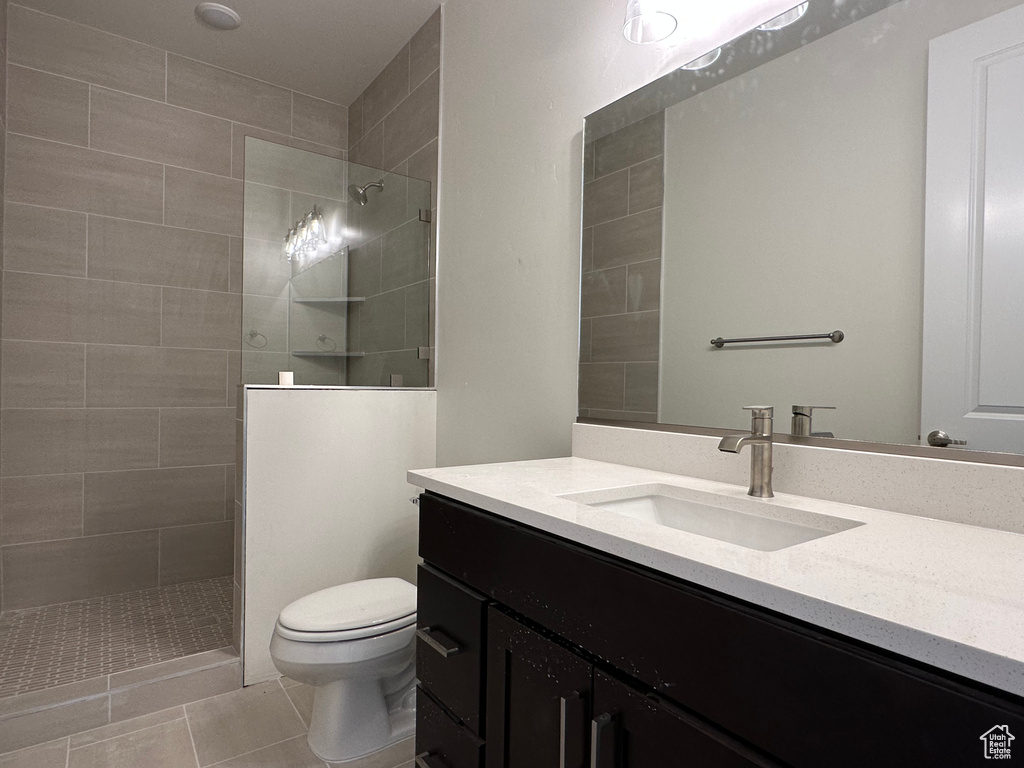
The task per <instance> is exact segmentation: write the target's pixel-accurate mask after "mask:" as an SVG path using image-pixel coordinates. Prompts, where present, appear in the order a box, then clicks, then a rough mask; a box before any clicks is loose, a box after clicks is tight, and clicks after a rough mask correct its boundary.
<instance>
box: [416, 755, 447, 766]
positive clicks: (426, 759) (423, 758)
mask: <svg viewBox="0 0 1024 768" xmlns="http://www.w3.org/2000/svg"><path fill="white" fill-rule="evenodd" d="M413 761H414V762H415V763H416V768H441V766H443V765H444V763H442V762H440V758H437V757H435V756H434V755H432V754H430V753H429V752H420V753H419V754H418V755H416V757H414V758H413Z"/></svg>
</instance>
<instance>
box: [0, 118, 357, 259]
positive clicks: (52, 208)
mask: <svg viewBox="0 0 1024 768" xmlns="http://www.w3.org/2000/svg"><path fill="white" fill-rule="evenodd" d="M29 138H34V137H31V136H30V137H29ZM69 146H76V145H69ZM79 149H83V147H79ZM96 151H99V150H96ZM133 159H134V158H133ZM144 162H150V161H149V160H146V161H144ZM172 167H173V166H172ZM185 170H190V169H188V168H186V169H185ZM197 173H201V171H197ZM221 178H224V179H226V178H227V176H222V177H221ZM235 181H238V179H235ZM250 183H253V182H250ZM274 189H276V187H274ZM338 202H340V201H338ZM6 204H7V205H18V206H21V207H23V208H39V209H42V210H44V211H61V212H63V213H77V214H79V215H82V216H94V217H98V218H101V219H113V220H114V221H127V222H129V223H131V224H142V225H144V226H150V227H160V226H164V227H166V228H167V229H181V230H185V231H186V232H198V233H199V234H203V235H218V236H219V237H241V235H225V234H224V233H223V232H209V231H207V230H204V229H190V228H189V227H178V226H175V225H174V224H158V223H157V222H155V221H146V220H144V219H127V218H125V217H124V216H111V215H110V214H106V213H93V212H92V211H79V210H76V209H74V208H58V207H56V206H52V205H39V204H38V203H25V202H20V201H18V200H8V201H7V202H6ZM249 239H251V240H256V239H258V238H249ZM264 242H268V243H269V242H277V241H276V240H274V241H271V240H266V241H264ZM8 271H10V272H17V271H18V270H8ZM39 274H49V273H48V272H41V273H39Z"/></svg>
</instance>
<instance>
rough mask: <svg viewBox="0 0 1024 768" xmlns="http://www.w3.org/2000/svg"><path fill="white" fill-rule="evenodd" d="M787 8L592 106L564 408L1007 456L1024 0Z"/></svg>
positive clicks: (1023, 171)
mask: <svg viewBox="0 0 1024 768" xmlns="http://www.w3.org/2000/svg"><path fill="white" fill-rule="evenodd" d="M804 6H806V10H805V12H804V13H803V14H802V15H801V14H799V13H793V14H791V16H792V17H795V21H793V23H791V24H789V25H788V26H785V27H782V28H778V29H756V30H753V31H752V32H750V33H749V34H747V35H745V36H743V37H742V38H740V39H738V40H736V41H734V42H733V43H731V44H730V45H728V46H725V47H724V48H723V49H722V50H721V51H720V52H712V53H713V54H715V55H712V56H707V57H702V59H703V60H698V61H697V62H694V64H693V65H692V67H690V68H684V69H680V70H677V71H675V72H672V73H670V74H669V75H666V76H665V77H663V78H661V79H660V80H658V81H656V82H654V83H651V84H650V85H648V86H645V87H644V88H641V89H640V90H638V91H637V92H635V93H633V94H630V95H629V96H627V97H625V98H623V99H621V100H620V101H618V102H615V103H614V104H611V105H609V106H608V107H605V108H604V109H602V110H599V111H598V112H596V113H594V114H593V115H590V116H589V117H588V118H587V121H586V130H585V158H584V172H585V179H584V205H583V208H584V214H583V227H584V229H583V277H582V302H581V333H580V337H581V350H580V400H579V406H580V411H579V414H580V417H581V418H584V419H588V418H589V419H611V420H615V421H623V422H634V423H635V422H647V423H652V424H653V423H658V424H669V425H685V426H687V427H691V428H697V429H706V428H725V429H730V430H744V429H747V428H749V415H748V414H747V413H746V412H745V411H743V410H741V408H742V406H746V405H752V404H755V403H756V404H764V405H771V406H774V407H775V413H776V418H775V429H776V432H779V433H786V432H791V431H792V432H793V433H794V434H797V435H807V434H808V433H810V434H812V435H814V437H812V438H810V439H809V441H810V442H811V443H813V444H819V445H843V446H844V447H856V445H857V444H856V443H853V444H849V443H847V442H846V441H863V443H864V447H868V448H869V449H879V448H880V449H883V450H891V451H894V452H902V451H903V450H906V451H907V452H913V450H912V449H910V448H907V449H900V448H889V449H885V448H881V446H880V445H879V444H889V445H894V446H922V445H923V446H928V445H929V444H930V445H932V446H939V447H942V449H943V450H944V451H945V453H939V454H937V455H944V456H948V457H950V458H954V457H960V458H970V459H972V460H982V461H996V462H1001V463H1017V462H1018V461H1019V459H1018V458H1017V457H1013V456H1002V455H995V454H992V453H990V454H987V455H985V454H978V453H976V452H975V451H986V452H1000V453H1001V454H1006V453H1010V454H1020V453H1024V346H1022V345H1021V344H1020V343H1019V341H1018V340H1017V339H1016V336H1017V334H1018V331H1019V329H1020V328H1021V327H1024V302H1022V301H1021V300H1020V296H1021V295H1022V292H1024V258H1022V256H1024V217H1022V216H1021V215H1020V212H1021V207H1020V202H1019V201H1020V199H1021V194H1020V193H1021V190H1022V189H1024V139H1022V138H1021V137H1024V110H1022V109H1021V107H1020V104H1021V103H1024V6H1022V5H1021V3H1020V2H1019V0H973V1H972V2H970V3H964V2H962V1H961V0H901V1H900V0H851V1H850V2H841V3H840V2H832V1H831V0H811V2H809V3H804V4H802V5H801V6H800V7H801V8H802V7H804ZM702 65H703V66H702ZM837 332H838V333H837ZM807 337H812V338H807ZM794 406H799V407H800V408H799V409H798V410H799V413H794ZM812 406H821V407H827V409H826V408H822V409H820V410H818V409H816V410H814V411H811V410H810V407H812ZM791 417H795V418H792V419H791ZM939 432H941V433H942V434H941V435H937V434H934V433H939ZM929 437H931V440H929ZM784 439H785V438H784ZM799 439H801V440H807V438H805V437H801V438H799ZM955 441H966V445H965V446H961V445H959V443H958V442H955ZM867 444H873V445H874V446H875V447H874V448H872V447H871V446H869V445H867ZM943 444H945V445H943ZM933 452H934V451H933Z"/></svg>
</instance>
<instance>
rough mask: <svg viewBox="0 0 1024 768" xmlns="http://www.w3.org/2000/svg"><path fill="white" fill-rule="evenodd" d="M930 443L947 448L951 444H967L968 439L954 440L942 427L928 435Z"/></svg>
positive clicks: (936, 446)
mask: <svg viewBox="0 0 1024 768" xmlns="http://www.w3.org/2000/svg"><path fill="white" fill-rule="evenodd" d="M928 445H931V446H934V447H935V448H947V447H948V446H950V445H967V441H966V440H954V439H953V438H952V437H950V436H949V435H947V434H946V433H945V432H943V431H942V430H941V429H936V430H935V431H934V432H931V433H929V435H928Z"/></svg>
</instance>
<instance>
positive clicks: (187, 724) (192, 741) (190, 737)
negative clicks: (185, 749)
mask: <svg viewBox="0 0 1024 768" xmlns="http://www.w3.org/2000/svg"><path fill="white" fill-rule="evenodd" d="M182 710H183V711H184V712H185V730H187V731H188V740H189V743H190V744H191V745H192V757H194V758H195V760H196V768H199V751H198V750H197V749H196V739H195V736H193V735H192V723H190V722H189V719H188V710H187V709H186V708H185V706H184V705H182Z"/></svg>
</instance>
